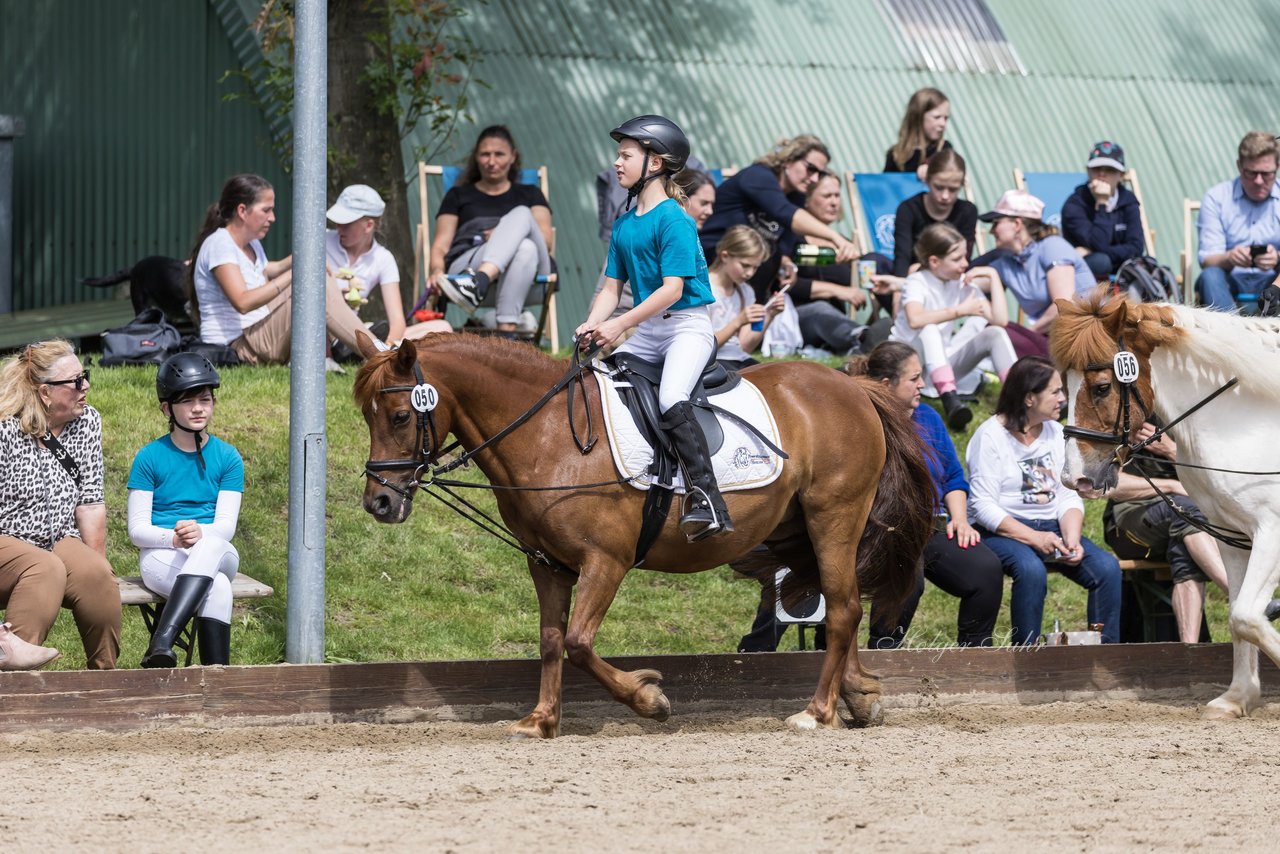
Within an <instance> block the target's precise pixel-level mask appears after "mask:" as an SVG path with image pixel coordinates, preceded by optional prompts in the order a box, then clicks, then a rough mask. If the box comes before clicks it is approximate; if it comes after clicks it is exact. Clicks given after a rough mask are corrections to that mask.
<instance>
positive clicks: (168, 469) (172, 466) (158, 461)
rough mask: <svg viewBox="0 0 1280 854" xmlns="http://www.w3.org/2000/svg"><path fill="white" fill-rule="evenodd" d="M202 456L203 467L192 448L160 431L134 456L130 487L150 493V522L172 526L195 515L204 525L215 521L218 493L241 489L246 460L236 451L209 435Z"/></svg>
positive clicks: (193, 517)
mask: <svg viewBox="0 0 1280 854" xmlns="http://www.w3.org/2000/svg"><path fill="white" fill-rule="evenodd" d="M200 455H201V456H202V457H204V471H203V472H202V471H201V470H200V464H199V463H198V462H197V461H196V455H195V452H194V451H192V452H187V451H184V450H182V449H181V448H178V447H177V446H176V445H174V444H173V439H171V438H170V437H168V436H161V437H160V438H159V439H156V440H155V441H154V442H151V443H149V444H147V445H144V446H143V448H142V450H140V451H138V454H137V456H135V457H134V458H133V468H132V469H130V471H129V488H130V489H142V490H146V491H148V492H152V493H154V497H153V498H152V501H151V524H153V525H158V526H159V527H161V528H172V527H173V526H174V525H175V524H177V523H178V522H180V521H182V520H183V519H194V520H195V521H197V522H199V523H201V524H202V525H207V524H209V523H210V522H212V521H213V512H214V510H215V509H216V508H217V506H218V493H219V492H221V491H222V490H226V491H227V492H244V461H243V460H241V459H240V452H239V451H237V450H236V449H235V448H234V447H232V446H231V445H229V444H227V443H226V442H224V441H222V440H221V439H219V438H218V437H217V436H210V437H209V441H208V442H206V443H205V444H204V445H202V446H201V448H200Z"/></svg>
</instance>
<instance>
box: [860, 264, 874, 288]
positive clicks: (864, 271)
mask: <svg viewBox="0 0 1280 854" xmlns="http://www.w3.org/2000/svg"><path fill="white" fill-rule="evenodd" d="M875 274H876V262H875V261H859V262H858V287H860V288H866V289H867V290H871V287H872V282H871V277H872V276H874V275H875Z"/></svg>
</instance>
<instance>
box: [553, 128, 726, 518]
mask: <svg viewBox="0 0 1280 854" xmlns="http://www.w3.org/2000/svg"><path fill="white" fill-rule="evenodd" d="M609 135H610V136H612V137H613V138H614V140H615V141H617V143H618V158H617V159H616V160H615V161H614V163H613V166H614V169H615V171H616V172H617V175H618V181H619V183H621V184H622V186H623V187H625V188H626V190H627V194H628V197H629V202H628V204H630V203H631V202H634V204H635V206H634V207H630V208H629V209H628V210H627V211H626V213H624V214H622V216H620V217H618V219H617V221H615V222H614V224H613V235H612V238H611V240H610V243H609V260H608V262H607V263H606V266H605V284H604V287H603V288H602V289H601V291H600V293H599V294H598V295H597V296H596V298H595V301H594V302H593V303H592V304H591V312H590V314H589V315H588V316H587V320H586V322H585V323H583V324H582V325H581V326H579V327H578V329H577V332H576V335H577V337H578V341H579V345H580V346H582V347H584V348H585V347H586V346H588V345H589V344H590V343H592V342H594V343H596V344H600V345H602V346H605V347H608V346H611V345H613V344H615V343H617V341H618V340H619V339H620V338H622V336H623V334H624V333H625V332H626V331H627V330H628V329H631V328H632V327H635V328H636V333H635V334H634V335H633V336H631V338H629V339H627V342H626V343H625V344H623V345H622V346H621V347H620V348H619V351H620V352H630V353H634V354H635V355H637V356H639V357H640V358H642V359H647V360H649V361H652V362H658V363H661V364H662V366H663V368H662V381H661V383H660V384H659V387H658V404H659V406H661V407H662V412H663V415H662V424H663V427H664V428H665V429H666V430H667V432H668V433H669V434H670V436H671V441H672V444H673V445H674V446H675V449H676V454H677V455H678V456H679V457H680V462H681V466H682V467H683V469H684V473H685V481H686V486H687V487H688V491H689V502H688V507H687V511H686V512H685V513H684V515H682V516H681V518H680V527H681V529H682V530H683V531H684V532H685V534H686V535H687V536H688V537H689V539H690V541H696V540H700V539H702V538H704V537H708V536H713V535H716V534H724V533H728V532H730V531H732V530H733V525H732V523H731V522H730V521H729V513H728V510H727V509H726V508H725V504H724V500H723V499H722V498H721V497H720V491H719V489H718V488H717V486H716V479H715V473H714V472H713V471H712V468H711V457H710V454H709V453H708V451H707V441H706V437H705V436H704V435H703V433H702V428H701V427H699V426H698V422H697V420H696V419H695V418H694V410H693V404H691V403H690V402H689V394H690V392H691V391H693V386H694V383H695V382H697V379H698V375H699V374H700V373H701V372H702V369H703V367H704V366H705V365H706V364H707V362H708V361H709V360H710V359H711V354H712V353H713V352H714V351H715V343H716V341H715V333H714V331H713V330H712V328H711V317H710V313H709V312H708V310H707V306H709V305H711V304H712V303H713V302H715V297H714V295H713V294H712V292H711V285H710V283H709V282H708V280H707V261H706V258H705V257H704V255H703V253H702V247H701V245H699V243H698V231H697V228H696V226H695V225H694V222H693V220H692V219H691V218H690V217H689V215H688V214H687V213H685V212H684V209H683V208H682V207H681V206H680V203H681V201H682V200H683V193H682V192H681V190H680V188H679V186H678V185H677V184H676V183H675V181H674V180H673V178H674V176H675V174H676V173H677V172H679V171H680V170H681V169H682V168H684V164H685V161H686V160H687V159H688V157H689V140H688V139H687V138H686V137H685V135H684V132H683V131H681V130H680V128H679V127H677V126H676V125H675V123H673V122H672V121H670V120H669V119H666V118H663V117H662V116H639V117H637V118H634V119H631V120H630V121H628V122H626V123H624V124H623V125H621V126H620V127H617V128H615V129H614V130H613V131H612V132H610V134H609ZM624 282H630V283H631V289H632V292H633V293H634V295H635V307H634V308H632V309H631V310H630V311H627V312H626V313H624V314H622V315H620V316H618V317H616V318H611V317H610V315H611V314H612V313H613V310H614V308H616V307H617V305H618V300H619V299H620V298H621V296H622V285H623V283H624Z"/></svg>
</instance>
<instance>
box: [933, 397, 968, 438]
mask: <svg viewBox="0 0 1280 854" xmlns="http://www.w3.org/2000/svg"><path fill="white" fill-rule="evenodd" d="M939 397H941V398H942V411H943V412H945V413H946V415H947V426H948V427H950V428H951V429H952V430H954V431H956V432H957V433H959V432H960V431H961V430H963V429H964V428H966V427H968V426H969V422H970V421H972V420H973V411H972V410H971V409H969V407H967V406H965V405H964V401H963V400H961V399H960V395H958V394H956V393H955V392H954V391H944V392H943V393H942V394H941V395H939Z"/></svg>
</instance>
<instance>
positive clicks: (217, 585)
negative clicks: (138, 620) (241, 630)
mask: <svg viewBox="0 0 1280 854" xmlns="http://www.w3.org/2000/svg"><path fill="white" fill-rule="evenodd" d="M138 563H139V566H140V568H141V570H142V583H143V584H145V585H146V586H147V589H148V590H150V591H151V592H153V593H158V594H159V595H161V596H165V597H168V595H169V593H170V592H171V591H172V590H173V585H174V582H175V581H177V579H178V576H179V575H204V576H207V577H209V578H212V579H213V585H212V586H211V587H210V588H209V593H208V595H207V596H206V597H205V600H204V602H203V604H202V605H201V606H200V616H201V617H204V618H206V619H210V620H217V621H218V622H220V623H228V624H229V623H230V622H231V606H232V603H233V600H232V596H231V581H232V579H234V578H235V577H236V572H237V571H238V570H239V568H240V553H239V552H237V551H236V547H235V546H233V545H231V543H229V542H227V541H226V540H224V539H222V538H221V537H216V536H212V535H210V534H205V535H204V536H202V537H201V538H200V541H199V542H197V543H196V544H195V545H194V546H192V547H191V548H189V549H143V550H142V556H141V557H140V558H139V560H138Z"/></svg>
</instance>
